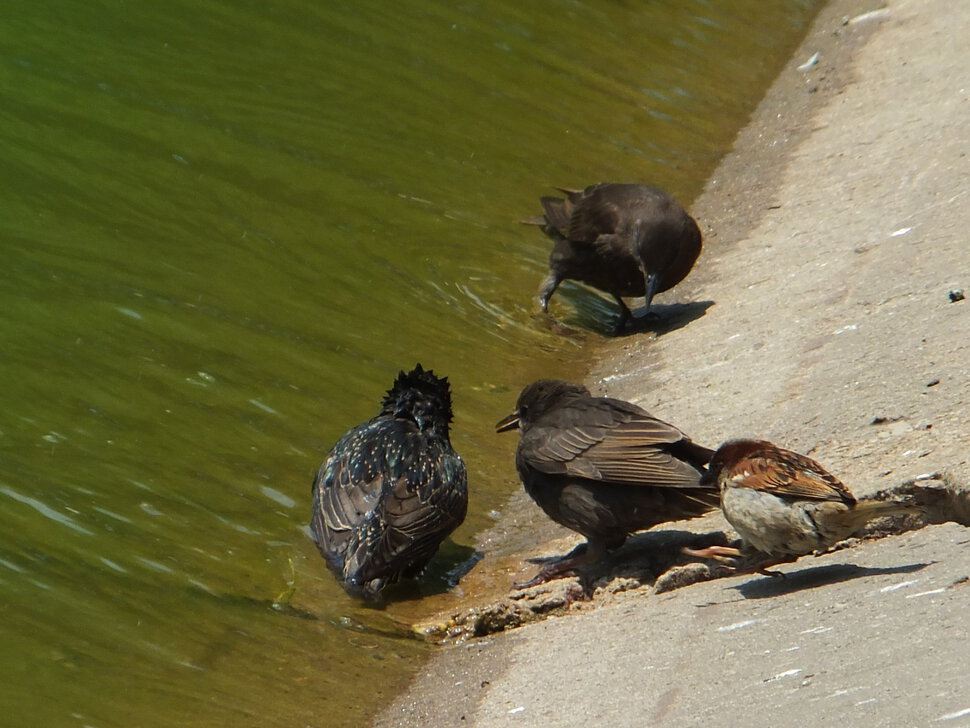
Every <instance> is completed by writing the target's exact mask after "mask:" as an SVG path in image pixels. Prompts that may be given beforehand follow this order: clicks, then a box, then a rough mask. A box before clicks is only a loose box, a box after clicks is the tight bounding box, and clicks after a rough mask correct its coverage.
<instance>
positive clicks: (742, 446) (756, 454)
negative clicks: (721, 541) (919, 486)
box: [684, 440, 922, 573]
mask: <svg viewBox="0 0 970 728" xmlns="http://www.w3.org/2000/svg"><path fill="white" fill-rule="evenodd" d="M708 467H709V474H708V476H707V478H706V479H707V480H710V481H711V482H712V483H716V484H717V486H718V488H719V489H720V493H721V509H722V510H723V511H724V517H725V518H727V520H728V522H729V523H730V524H731V525H732V526H734V528H735V530H737V532H738V533H739V534H740V535H741V538H742V540H743V541H744V543H745V545H746V546H747V547H750V548H751V549H754V550H755V551H757V552H758V554H760V555H761V556H765V557H771V561H770V563H768V564H766V565H763V566H761V567H760V568H759V569H758V571H760V572H762V573H774V572H765V571H764V569H765V567H766V566H770V565H771V564H777V563H784V562H786V561H794V560H795V559H797V558H798V557H799V556H804V555H805V554H810V553H813V552H816V553H818V552H822V551H825V550H826V549H828V548H830V547H831V546H832V545H834V544H835V543H836V542H838V541H841V540H843V539H845V538H848V537H849V536H851V535H852V534H854V533H856V532H857V531H858V530H859V529H861V528H862V527H863V526H865V525H866V523H868V522H869V521H871V520H872V519H874V518H879V517H881V516H893V515H897V514H906V513H919V512H920V511H921V510H922V509H921V508H920V507H919V506H917V505H915V504H911V503H903V502H899V501H876V500H862V501H859V500H856V497H855V496H854V495H853V494H852V491H850V490H849V489H848V488H847V487H846V486H845V485H844V484H843V483H842V481H841V480H839V479H838V478H836V477H835V476H834V475H832V474H831V473H829V472H828V471H827V470H825V468H823V467H822V466H821V465H819V464H818V463H817V462H815V461H814V460H812V459H811V458H809V457H806V456H805V455H799V454H798V453H797V452H792V451H791V450H786V449H784V448H781V447H778V446H777V445H773V444H772V443H770V442H766V441H764V440H729V441H728V442H725V443H724V444H723V445H721V446H720V447H719V448H718V449H717V452H715V453H714V456H713V457H712V458H711V463H710V465H709V466H708ZM684 551H685V553H688V554H690V555H692V556H706V557H711V558H720V559H721V560H726V559H725V558H724V557H737V556H741V552H740V551H739V550H738V549H734V548H730V547H725V546H711V547H708V548H707V549H699V550H693V549H684Z"/></svg>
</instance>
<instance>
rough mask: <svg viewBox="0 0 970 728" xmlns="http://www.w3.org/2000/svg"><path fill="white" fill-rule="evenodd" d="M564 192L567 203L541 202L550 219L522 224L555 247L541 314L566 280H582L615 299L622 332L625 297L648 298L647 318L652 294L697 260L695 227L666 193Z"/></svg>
mask: <svg viewBox="0 0 970 728" xmlns="http://www.w3.org/2000/svg"><path fill="white" fill-rule="evenodd" d="M561 191H562V192H564V193H565V194H566V199H561V198H558V197H543V198H541V200H540V202H541V203H542V207H543V208H544V209H545V215H542V216H539V217H537V218H531V219H529V220H524V221H523V222H526V223H527V224H534V225H539V226H541V227H542V231H543V232H544V233H545V234H546V235H547V236H548V237H550V238H551V239H552V240H553V242H554V245H553V248H552V252H551V253H550V255H549V275H548V276H547V277H546V279H545V280H544V281H543V282H542V286H541V287H540V289H539V304H540V306H542V310H543V311H548V309H549V299H550V298H551V297H552V294H553V293H554V292H555V290H556V288H557V287H558V286H559V284H560V283H561V282H562V281H563V280H567V279H569V280H577V281H582V282H583V283H587V284H589V285H591V286H593V287H594V288H598V289H599V290H601V291H605V292H606V293H609V294H611V295H612V296H613V298H615V299H616V302H617V304H618V305H619V306H620V318H619V320H618V322H617V324H616V331H617V332H620V331H622V329H623V327H624V325H625V324H626V323H627V322H628V321H629V320H630V319H631V317H632V314H631V313H630V309H629V308H628V307H627V305H626V304H625V303H624V302H623V299H622V298H621V297H622V296H646V306H645V309H644V313H649V312H650V303H651V301H652V300H653V297H654V294H656V293H660V292H661V291H666V290H667V289H669V288H673V287H674V286H675V285H677V284H678V283H680V282H681V281H682V280H683V279H684V278H685V277H686V276H687V274H688V273H690V270H691V268H692V267H693V266H694V262H695V261H696V260H697V257H698V256H699V255H700V252H701V231H700V229H699V228H698V227H697V223H696V222H694V219H693V218H692V217H691V216H690V215H688V214H687V212H686V211H685V210H684V208H683V207H681V205H680V204H679V203H678V202H677V201H676V200H675V199H674V198H673V197H671V196H670V195H669V194H667V193H666V192H664V191H662V190H658V189H655V188H653V187H647V186H645V185H638V184H619V183H605V184H597V185H591V186H590V187H587V188H586V189H584V190H583V191H581V192H580V191H577V190H566V189H562V190H561Z"/></svg>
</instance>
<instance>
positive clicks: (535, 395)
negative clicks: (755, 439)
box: [496, 379, 718, 586]
mask: <svg viewBox="0 0 970 728" xmlns="http://www.w3.org/2000/svg"><path fill="white" fill-rule="evenodd" d="M516 427H517V428H519V430H520V433H521V439H520V441H519V448H518V451H517V453H516V457H515V464H516V468H517V469H518V471H519V477H520V478H521V479H522V483H523V485H525V490H526V492H527V493H528V494H529V495H530V496H531V497H532V499H533V500H534V501H535V502H536V503H538V504H539V506H540V507H541V508H542V510H543V511H545V512H546V515H548V516H549V517H550V518H551V519H552V520H554V521H556V522H557V523H560V524H562V525H563V526H566V527H567V528H570V529H572V530H573V531H577V532H579V533H581V534H583V535H584V536H585V537H586V539H587V543H586V547H585V551H584V552H583V553H580V550H581V549H582V547H580V549H579V550H577V551H574V552H573V553H571V554H569V555H567V556H566V557H564V558H563V559H562V560H560V561H557V562H554V563H552V564H549V565H547V566H546V567H544V568H543V569H542V570H541V571H540V572H539V573H538V574H537V575H536V577H535V578H534V579H532V580H531V581H530V582H528V583H527V584H523V585H521V586H534V585H535V584H541V583H542V582H544V581H548V580H549V579H553V578H556V577H559V576H561V575H564V574H566V573H569V572H571V571H572V570H573V569H574V568H575V567H577V566H580V565H582V564H586V563H590V562H594V561H598V560H600V559H602V558H603V557H604V556H606V554H607V553H608V552H609V551H611V550H613V549H616V548H619V547H620V546H621V545H622V544H623V542H624V541H625V540H626V537H627V536H628V535H629V534H631V533H633V532H634V531H639V530H642V529H645V528H650V527H651V526H656V525H657V524H659V523H664V522H665V521H675V520H680V519H685V518H692V517H694V516H699V515H702V514H703V513H706V512H707V511H709V510H711V509H712V508H715V507H717V503H718V497H717V490H716V489H715V488H714V487H713V486H703V485H701V484H700V480H701V476H702V474H703V473H704V472H705V471H704V465H705V464H706V463H707V461H708V460H709V459H710V456H711V454H712V452H713V451H712V450H709V449H707V448H705V447H701V446H700V445H697V444H695V443H693V442H691V440H690V438H688V437H687V435H685V434H684V433H683V432H681V431H680V430H678V429H677V428H676V427H674V426H673V425H669V424H667V423H666V422H662V421H661V420H658V419H656V418H655V417H652V416H651V415H650V414H649V413H648V412H646V411H644V410H643V409H641V408H640V407H637V406H636V405H635V404H631V403H629V402H623V401H621V400H618V399H611V398H609V397H593V396H591V395H590V393H589V392H588V391H587V390H586V388H585V387H581V386H578V385H575V384H570V383H568V382H563V381H559V380H555V379H541V380H539V381H537V382H534V383H532V384H530V385H529V386H528V387H526V388H525V389H524V390H522V394H521V395H519V401H518V404H517V407H516V410H515V412H514V413H513V414H511V415H509V416H508V417H506V418H505V419H503V420H502V421H501V422H499V423H498V424H497V425H496V430H497V431H498V432H504V431H506V430H511V429H514V428H516Z"/></svg>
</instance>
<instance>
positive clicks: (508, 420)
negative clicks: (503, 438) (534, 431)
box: [495, 412, 519, 432]
mask: <svg viewBox="0 0 970 728" xmlns="http://www.w3.org/2000/svg"><path fill="white" fill-rule="evenodd" d="M517 429H519V413H518V412H513V413H512V414H510V415H509V416H508V417H504V418H502V419H501V420H499V421H498V422H497V423H495V431H496V432H508V431H509V430H517Z"/></svg>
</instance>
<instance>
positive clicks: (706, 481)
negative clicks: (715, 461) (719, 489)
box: [700, 466, 717, 485]
mask: <svg viewBox="0 0 970 728" xmlns="http://www.w3.org/2000/svg"><path fill="white" fill-rule="evenodd" d="M700 485H717V476H716V475H715V474H714V471H713V470H711V468H710V466H708V467H707V469H706V470H705V471H704V473H703V474H702V475H701V480H700Z"/></svg>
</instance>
